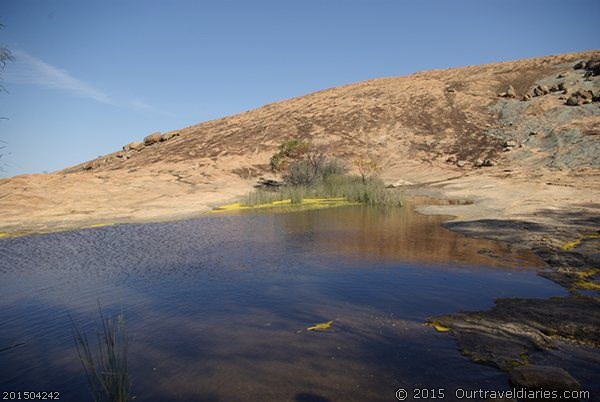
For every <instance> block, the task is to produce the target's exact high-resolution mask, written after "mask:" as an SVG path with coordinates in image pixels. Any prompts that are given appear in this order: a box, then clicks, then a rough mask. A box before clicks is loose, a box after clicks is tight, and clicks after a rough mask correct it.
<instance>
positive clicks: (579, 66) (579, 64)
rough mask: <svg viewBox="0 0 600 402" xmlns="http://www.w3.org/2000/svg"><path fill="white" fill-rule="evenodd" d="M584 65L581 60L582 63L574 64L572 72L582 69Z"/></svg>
mask: <svg viewBox="0 0 600 402" xmlns="http://www.w3.org/2000/svg"><path fill="white" fill-rule="evenodd" d="M585 64H586V63H585V61H583V60H582V61H580V62H578V63H577V64H575V65H574V66H573V69H574V70H581V69H582V68H584V67H585Z"/></svg>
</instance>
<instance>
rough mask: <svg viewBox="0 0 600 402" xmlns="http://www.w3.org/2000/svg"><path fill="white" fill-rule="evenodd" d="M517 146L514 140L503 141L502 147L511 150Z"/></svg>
mask: <svg viewBox="0 0 600 402" xmlns="http://www.w3.org/2000/svg"><path fill="white" fill-rule="evenodd" d="M517 145H519V144H517V141H515V140H506V141H504V146H505V147H509V148H512V147H516V146H517Z"/></svg>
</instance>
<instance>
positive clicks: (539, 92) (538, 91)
mask: <svg viewBox="0 0 600 402" xmlns="http://www.w3.org/2000/svg"><path fill="white" fill-rule="evenodd" d="M548 92H549V90H548V87H547V86H545V85H538V86H537V87H535V88H533V94H534V96H544V95H547V94H548Z"/></svg>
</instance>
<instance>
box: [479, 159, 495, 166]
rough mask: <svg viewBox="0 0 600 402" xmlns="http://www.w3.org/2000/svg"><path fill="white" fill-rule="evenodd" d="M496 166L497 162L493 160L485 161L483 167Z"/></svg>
mask: <svg viewBox="0 0 600 402" xmlns="http://www.w3.org/2000/svg"><path fill="white" fill-rule="evenodd" d="M495 165H496V162H494V161H493V160H491V159H484V160H483V165H482V166H486V167H490V166H495Z"/></svg>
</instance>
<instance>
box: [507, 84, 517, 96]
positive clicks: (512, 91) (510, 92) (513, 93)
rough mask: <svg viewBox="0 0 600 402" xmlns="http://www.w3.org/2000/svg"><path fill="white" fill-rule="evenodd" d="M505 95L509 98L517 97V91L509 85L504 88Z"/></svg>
mask: <svg viewBox="0 0 600 402" xmlns="http://www.w3.org/2000/svg"><path fill="white" fill-rule="evenodd" d="M506 96H507V97H509V98H516V97H517V91H515V88H514V87H513V86H512V85H509V86H508V88H507V89H506Z"/></svg>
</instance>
